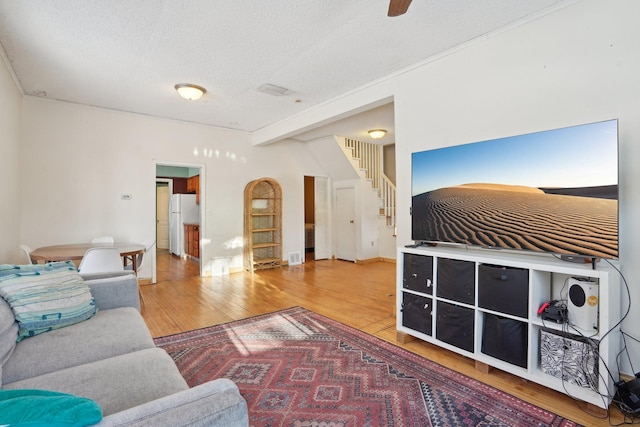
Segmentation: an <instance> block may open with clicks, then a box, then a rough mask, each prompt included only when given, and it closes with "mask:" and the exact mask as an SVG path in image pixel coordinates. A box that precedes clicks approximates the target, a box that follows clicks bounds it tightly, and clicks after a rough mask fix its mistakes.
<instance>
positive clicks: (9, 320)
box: [0, 298, 18, 387]
mask: <svg viewBox="0 0 640 427" xmlns="http://www.w3.org/2000/svg"><path fill="white" fill-rule="evenodd" d="M17 338H18V323H16V319H15V317H13V310H11V307H9V304H7V302H6V301H5V300H4V298H0V387H1V386H2V367H3V366H4V364H5V363H6V362H7V360H9V357H10V356H11V355H12V354H13V349H14V348H15V346H16V339H17Z"/></svg>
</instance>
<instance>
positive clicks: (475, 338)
mask: <svg viewBox="0 0 640 427" xmlns="http://www.w3.org/2000/svg"><path fill="white" fill-rule="evenodd" d="M396 280H397V304H396V307H397V308H396V310H397V313H396V314H397V326H396V327H397V331H398V332H400V333H402V334H408V335H411V336H413V337H416V338H419V339H421V340H424V341H427V342H429V343H432V344H435V345H438V346H441V347H443V348H446V349H448V350H451V351H454V352H456V353H459V354H462V355H464V356H467V357H470V358H472V359H474V360H476V361H477V362H480V363H482V364H486V365H488V366H492V367H495V368H498V369H501V370H503V371H506V372H510V373H512V374H514V375H517V376H519V377H522V378H524V379H527V380H530V381H533V382H536V383H539V384H542V385H544V386H546V387H549V388H552V389H554V390H557V391H560V392H562V393H567V394H569V395H570V396H572V397H574V398H576V399H579V400H582V401H585V402H588V403H591V404H593V405H596V406H598V407H601V408H607V407H608V406H609V404H610V402H611V396H612V395H613V394H614V393H615V388H614V382H615V381H617V380H618V376H619V374H618V366H617V363H616V356H617V354H618V352H619V350H620V347H621V340H620V332H619V327H617V323H618V322H619V320H620V315H621V314H620V305H621V299H620V296H621V293H620V285H621V280H620V276H619V274H618V272H617V271H616V270H615V269H614V268H612V267H611V266H610V265H609V264H608V263H607V262H606V261H600V262H598V263H596V264H595V269H593V268H592V265H591V264H579V263H571V262H566V261H562V260H560V259H557V258H555V257H554V256H552V255H550V254H531V253H516V252H508V251H502V250H487V249H475V248H445V247H428V246H421V247H416V248H406V247H401V248H399V249H398V257H397V278H396ZM576 280H577V281H579V282H587V283H592V284H595V287H596V289H597V291H596V292H597V293H598V297H597V299H593V298H591V300H590V301H589V304H590V306H591V308H590V310H591V311H593V305H594V303H597V311H596V312H597V320H596V324H597V329H586V330H583V329H581V328H577V327H570V326H569V325H568V324H567V323H556V322H553V321H550V320H543V319H542V317H541V315H539V314H538V310H539V308H540V306H541V305H543V304H544V303H545V302H547V301H552V300H560V299H562V297H564V298H566V297H567V294H568V283H569V282H571V283H576ZM570 316H572V314H570ZM583 323H584V322H583ZM613 328H615V330H612V331H610V330H611V329H613ZM609 331H610V332H609ZM563 332H568V333H569V334H571V335H566V334H564V337H562V338H559V340H560V342H561V343H563V344H562V345H561V347H560V350H559V351H563V349H567V353H566V356H565V355H561V356H560V357H558V355H557V354H549V352H553V351H556V350H554V349H553V348H551V347H552V346H549V340H548V339H549V337H551V338H552V339H555V338H556V337H558V336H560V335H563ZM581 336H585V337H589V338H590V340H593V341H595V342H599V346H598V351H599V357H598V355H596V357H595V358H593V359H592V362H591V365H593V366H591V367H590V369H591V370H592V372H591V374H592V377H593V378H595V384H596V387H597V390H595V389H593V388H594V387H589V386H586V385H584V384H582V385H580V384H576V383H575V382H576V381H575V378H572V375H568V374H566V373H565V380H562V379H561V378H562V373H561V372H562V370H563V369H564V368H566V370H567V372H569V367H570V365H571V364H572V363H573V362H575V360H570V353H569V349H568V347H576V350H577V351H580V348H579V347H580V346H582V345H583V344H582V342H583V341H584V338H582V337H581ZM577 337H580V339H576V340H574V338H577ZM541 342H542V344H541ZM541 355H542V357H541ZM549 356H550V357H549ZM580 370H581V372H582V371H584V370H587V369H585V368H580ZM559 372H560V374H558V373H559ZM570 380H571V381H570Z"/></svg>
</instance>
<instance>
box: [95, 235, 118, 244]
mask: <svg viewBox="0 0 640 427" xmlns="http://www.w3.org/2000/svg"><path fill="white" fill-rule="evenodd" d="M91 243H113V237H112V236H101V237H94V238H93V239H91Z"/></svg>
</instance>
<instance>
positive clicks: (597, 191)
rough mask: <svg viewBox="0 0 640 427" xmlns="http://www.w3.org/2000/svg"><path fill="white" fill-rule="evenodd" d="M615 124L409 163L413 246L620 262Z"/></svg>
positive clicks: (429, 154) (459, 149)
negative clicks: (458, 246)
mask: <svg viewBox="0 0 640 427" xmlns="http://www.w3.org/2000/svg"><path fill="white" fill-rule="evenodd" d="M617 142H618V141H617V120H610V121H606V122H598V123H592V124H588V125H580V126H574V127H569V128H562V129H555V130H551V131H544V132H537V133H534V134H527V135H520V136H516V137H509V138H502V139H496V140H490V141H482V142H478V143H472V144H466V145H459V146H451V147H445V148H440V149H435V150H428V151H422V152H417V153H413V155H412V193H413V195H412V218H411V223H412V239H413V240H415V241H419V242H420V241H423V242H432V243H456V244H463V245H470V246H481V247H489V248H498V249H516V250H525V251H535V252H549V253H554V254H561V255H577V256H584V257H596V258H617V257H618V167H617V160H618V159H617V155H618V154H617Z"/></svg>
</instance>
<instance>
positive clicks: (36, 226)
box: [20, 97, 322, 268]
mask: <svg viewBox="0 0 640 427" xmlns="http://www.w3.org/2000/svg"><path fill="white" fill-rule="evenodd" d="M22 132H23V138H22V139H23V153H24V156H23V162H22V168H21V172H20V179H21V180H22V182H23V184H24V186H23V188H25V189H26V190H27V191H23V192H22V193H21V196H20V200H21V210H22V218H21V221H20V229H21V231H22V236H23V239H24V240H25V242H27V243H28V244H30V245H31V246H33V247H38V246H42V245H50V244H59V243H64V242H82V241H87V240H89V239H90V238H91V237H93V236H96V235H113V236H114V237H115V239H116V240H128V241H137V242H141V241H143V240H145V239H149V238H151V239H153V238H154V236H155V166H156V162H160V163H169V164H171V163H175V164H184V165H192V166H201V167H202V168H203V170H204V177H205V180H206V182H205V183H204V187H205V194H204V197H203V200H204V206H205V215H204V219H203V221H202V222H203V225H204V230H205V231H204V233H205V235H203V236H202V238H203V239H205V240H206V242H207V243H206V244H205V246H204V251H203V256H202V259H203V260H204V262H205V263H207V264H209V263H210V262H211V260H212V259H213V258H218V257H224V258H226V259H227V261H228V262H229V266H230V267H232V268H233V267H241V266H242V245H241V242H242V234H243V202H244V198H243V192H244V186H245V185H246V184H247V183H248V182H249V181H251V180H253V179H256V178H261V177H265V176H269V177H272V178H274V179H276V180H278V181H279V182H280V184H281V185H282V187H283V199H284V200H283V204H284V205H283V210H284V213H283V222H284V229H283V253H284V254H286V253H287V252H288V251H300V252H303V251H304V236H303V230H304V209H303V201H304V198H303V193H304V182H303V176H304V175H305V174H307V175H311V174H321V173H322V170H320V168H319V166H318V165H317V164H316V163H315V160H313V158H312V156H311V155H310V154H309V153H308V151H307V149H306V146H305V145H304V144H300V143H295V142H281V143H276V144H273V145H270V146H268V147H253V146H252V145H251V143H250V141H249V136H248V135H247V134H245V133H241V132H235V131H228V130H223V129H217V128H212V127H206V126H199V125H194V124H189V123H181V122H176V121H170V120H162V119H155V118H149V117H145V116H138V115H134V114H128V113H121V112H115V111H110V110H104V109H98V108H93V107H86V106H80V105H75V104H70V103H63V102H57V101H51V100H45V99H40V98H34V97H25V99H24V126H23V130H22ZM123 193H127V194H131V195H132V196H133V197H132V200H121V199H120V195H121V194H123ZM207 264H206V265H207ZM207 268H209V267H207Z"/></svg>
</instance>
